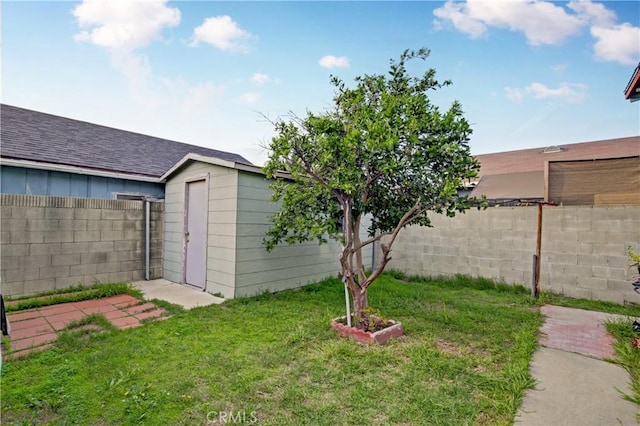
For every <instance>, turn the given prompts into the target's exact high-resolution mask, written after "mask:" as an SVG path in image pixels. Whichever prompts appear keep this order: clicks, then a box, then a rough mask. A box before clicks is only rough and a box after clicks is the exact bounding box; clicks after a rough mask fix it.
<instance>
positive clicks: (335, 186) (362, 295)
mask: <svg viewBox="0 0 640 426" xmlns="http://www.w3.org/2000/svg"><path fill="white" fill-rule="evenodd" d="M429 53H430V52H429V50H428V49H425V48H423V49H420V50H418V51H411V50H407V51H405V52H404V53H402V55H401V56H400V59H399V60H397V61H396V60H391V61H390V69H389V72H388V75H384V74H374V75H364V76H359V77H356V79H355V82H356V84H355V87H353V88H350V87H347V85H345V83H344V82H343V81H342V80H340V79H339V78H337V77H335V76H332V77H331V83H332V85H333V86H334V89H335V95H334V99H333V103H334V106H333V108H332V109H331V110H329V111H328V112H324V113H321V114H314V113H311V112H307V115H306V117H304V118H301V117H296V116H294V117H291V118H289V119H288V120H286V121H285V120H282V119H279V120H278V121H276V122H274V126H275V130H276V136H275V137H274V138H273V139H272V141H271V143H270V145H269V151H270V152H269V158H268V161H267V163H266V164H265V166H264V171H265V174H266V176H267V177H268V178H270V179H273V183H272V184H271V189H272V190H273V201H280V202H281V208H280V210H279V211H278V212H277V213H276V214H275V215H273V217H272V222H273V226H272V227H271V228H270V230H269V231H268V233H267V235H266V237H265V240H264V242H265V245H266V247H267V250H272V249H273V248H274V247H275V246H277V245H278V244H281V243H283V242H284V243H289V244H291V243H298V242H303V241H308V240H312V239H317V240H319V242H321V243H323V242H326V241H327V238H333V239H336V240H338V241H340V242H341V243H342V246H343V249H342V253H341V255H340V265H341V269H342V272H341V276H342V279H343V281H344V283H345V285H346V286H347V287H348V289H349V292H350V295H351V299H352V301H353V305H352V306H353V314H354V317H355V318H359V317H360V314H361V312H362V309H364V308H366V307H367V289H368V287H369V286H370V285H371V283H373V282H374V281H375V279H376V278H377V277H378V276H379V275H380V274H381V273H382V272H383V270H384V268H385V266H386V265H387V263H388V262H389V261H390V260H391V256H390V253H391V247H392V245H393V243H394V242H395V241H396V238H397V236H398V233H399V232H400V230H401V229H402V228H404V227H405V226H407V225H422V226H431V222H430V220H429V216H428V213H429V212H434V213H444V214H446V215H448V216H454V215H455V214H456V212H464V211H465V210H466V209H468V208H470V207H471V206H472V205H473V204H474V202H473V200H471V199H469V198H468V197H466V196H461V195H459V191H458V190H459V189H460V188H462V187H463V184H464V182H465V180H466V179H469V178H472V177H474V176H476V175H477V171H478V168H479V164H478V162H477V161H476V159H475V158H474V157H473V156H472V155H471V153H470V149H469V145H468V142H469V136H470V135H471V132H472V130H471V128H470V126H469V123H468V122H467V121H466V120H465V118H464V117H463V112H462V108H461V106H460V104H459V103H458V102H457V101H455V102H453V104H452V105H451V107H450V108H449V109H448V110H447V111H445V112H441V111H440V109H439V108H438V107H437V106H436V105H434V104H432V103H431V101H430V100H429V96H428V93H429V91H431V90H436V89H440V88H442V87H445V86H448V85H450V84H451V82H450V81H448V80H447V81H444V82H439V81H438V80H436V71H435V70H434V69H432V68H431V69H428V70H427V71H426V72H425V73H424V74H423V75H422V76H417V77H414V76H411V75H410V73H409V72H408V70H407V63H408V62H409V61H411V60H414V59H420V60H422V61H426V59H427V58H428V56H429ZM365 218H368V219H370V224H369V226H368V234H367V235H366V236H365V237H363V236H361V233H360V229H361V226H362V224H363V220H364V219H365ZM375 242H379V247H380V251H381V254H382V255H381V256H380V257H379V259H378V261H377V264H376V265H374V266H373V269H372V270H371V271H368V270H367V269H365V268H366V266H365V263H364V262H363V256H362V251H363V249H364V248H365V247H367V246H368V245H371V244H374V243H375ZM356 326H358V324H357V323H356Z"/></svg>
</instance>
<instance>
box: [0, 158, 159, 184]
mask: <svg viewBox="0 0 640 426" xmlns="http://www.w3.org/2000/svg"><path fill="white" fill-rule="evenodd" d="M0 165H2V166H11V167H23V168H26V169H38V170H48V171H54V172H63V173H74V174H79V175H89V176H99V177H106V178H114V179H126V180H134V181H139V182H152V183H162V181H161V179H160V178H158V177H153V176H142V175H136V174H130V173H120V172H111V171H108V170H96V169H90V168H86V167H77V166H69V165H66V164H55V163H43V162H39V161H30V160H19V159H14V158H0Z"/></svg>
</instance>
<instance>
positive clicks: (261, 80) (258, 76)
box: [251, 72, 271, 86]
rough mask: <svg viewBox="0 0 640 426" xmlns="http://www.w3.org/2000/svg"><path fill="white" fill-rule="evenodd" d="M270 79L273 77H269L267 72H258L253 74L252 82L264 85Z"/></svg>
mask: <svg viewBox="0 0 640 426" xmlns="http://www.w3.org/2000/svg"><path fill="white" fill-rule="evenodd" d="M269 81H271V77H269V76H268V75H267V74H262V73H259V72H256V73H254V74H253V75H252V76H251V83H253V84H255V85H256V86H262V85H263V84H266V83H268V82H269Z"/></svg>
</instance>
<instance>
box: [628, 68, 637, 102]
mask: <svg viewBox="0 0 640 426" xmlns="http://www.w3.org/2000/svg"><path fill="white" fill-rule="evenodd" d="M624 97H625V99H627V100H630V101H631V102H635V101H638V100H639V97H640V64H638V66H637V67H636V69H635V70H634V71H633V75H632V76H631V79H630V80H629V83H627V87H626V88H625V89H624Z"/></svg>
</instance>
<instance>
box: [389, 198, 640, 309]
mask: <svg viewBox="0 0 640 426" xmlns="http://www.w3.org/2000/svg"><path fill="white" fill-rule="evenodd" d="M537 221H538V209H537V207H494V208H489V209H487V210H482V211H477V210H472V211H468V212H467V213H466V214H463V215H459V216H456V217H455V218H447V217H443V216H440V215H434V216H433V218H432V222H433V227H432V228H424V227H416V226H413V227H409V228H406V229H404V230H402V231H401V232H400V234H399V237H398V240H397V241H396V243H395V244H394V246H393V251H392V253H391V256H392V258H393V260H392V261H391V262H390V264H389V267H391V268H394V269H398V270H401V271H404V272H405V273H408V274H420V275H432V276H437V275H456V274H465V275H472V276H482V277H487V278H493V279H496V280H499V281H504V282H506V283H509V284H512V283H515V284H521V285H525V286H527V287H530V286H531V281H532V268H533V263H532V258H533V255H534V254H535V252H536V235H537ZM628 246H632V247H633V249H634V250H635V251H636V252H638V251H640V207H638V206H620V207H590V206H564V207H562V206H545V207H544V209H543V219H542V248H541V268H540V287H541V289H542V290H543V291H554V292H557V293H562V294H565V295H567V296H570V297H576V298H586V299H595V300H606V301H612V302H617V303H625V302H633V303H640V295H638V294H637V293H634V292H633V291H632V287H631V281H632V279H633V278H634V277H635V275H634V273H635V271H634V270H632V269H630V268H629V259H628V258H627V247H628Z"/></svg>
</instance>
